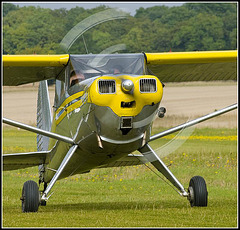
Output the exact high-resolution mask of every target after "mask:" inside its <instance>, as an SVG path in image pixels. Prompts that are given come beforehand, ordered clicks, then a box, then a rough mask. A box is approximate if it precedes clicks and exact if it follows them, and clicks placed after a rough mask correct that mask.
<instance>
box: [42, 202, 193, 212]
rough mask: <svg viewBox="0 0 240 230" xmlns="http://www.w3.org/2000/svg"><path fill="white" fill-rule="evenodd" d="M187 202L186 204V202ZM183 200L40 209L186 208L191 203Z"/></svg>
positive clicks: (104, 203)
mask: <svg viewBox="0 0 240 230" xmlns="http://www.w3.org/2000/svg"><path fill="white" fill-rule="evenodd" d="M184 201H185V202H186V204H184V203H185V202H184ZM184 201H183V202H179V201H178V202H176V203H175V202H172V201H157V202H156V201H154V202H146V201H145V202H139V201H129V202H89V203H76V204H63V203H62V204H47V206H46V207H39V210H41V211H43V212H52V211H53V209H54V210H55V211H57V210H61V211H63V210H65V211H68V210H71V211H73V210H75V211H79V210H136V209H138V210H153V209H168V208H177V209H182V208H186V207H187V206H188V205H189V207H190V204H189V203H188V201H187V200H184Z"/></svg>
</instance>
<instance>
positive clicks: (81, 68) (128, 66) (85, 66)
mask: <svg viewBox="0 0 240 230" xmlns="http://www.w3.org/2000/svg"><path fill="white" fill-rule="evenodd" d="M70 61H71V66H72V68H71V73H70V77H71V75H72V77H73V76H75V77H73V79H72V80H71V79H70V81H71V82H70V86H71V84H72V83H74V82H79V81H82V80H84V79H89V78H92V77H96V76H102V75H116V74H130V75H144V74H145V68H144V55H143V54H98V55H93V54H88V55H70Z"/></svg>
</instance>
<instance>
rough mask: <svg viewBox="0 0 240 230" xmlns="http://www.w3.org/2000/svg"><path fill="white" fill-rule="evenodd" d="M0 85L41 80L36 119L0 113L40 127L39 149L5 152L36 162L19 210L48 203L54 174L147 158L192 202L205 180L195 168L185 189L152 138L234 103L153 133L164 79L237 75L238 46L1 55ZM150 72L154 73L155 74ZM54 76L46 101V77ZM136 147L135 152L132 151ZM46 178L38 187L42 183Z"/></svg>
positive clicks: (11, 163)
mask: <svg viewBox="0 0 240 230" xmlns="http://www.w3.org/2000/svg"><path fill="white" fill-rule="evenodd" d="M3 67H4V69H3V85H8V86H17V85H22V84H27V83H32V82H40V83H39V89H38V103H37V127H33V126H29V125H26V124H22V123H19V122H17V121H12V120H10V119H7V118H3V122H4V123H6V124H9V125H12V126H15V127H18V128H22V129H25V130H28V131H32V132H35V133H37V150H38V151H37V152H29V153H15V154H4V155H3V169H4V170H16V169H21V168H27V167H33V166H38V168H39V181H38V183H36V182H34V181H32V180H29V181H27V182H25V183H24V185H23V189H22V196H21V202H22V211H23V212H36V211H38V208H39V206H40V205H46V201H47V200H48V199H49V197H50V196H51V194H50V191H51V189H52V187H53V186H54V184H55V183H56V181H57V180H59V179H62V178H65V177H68V176H72V175H75V174H81V173H87V172H89V171H90V170H92V169H96V168H104V167H119V166H129V165H137V164H145V163H147V162H151V164H152V165H153V166H154V167H155V168H156V169H157V170H158V171H159V172H160V173H162V174H163V175H164V176H165V178H166V179H167V180H169V181H170V182H171V183H172V185H173V186H175V187H176V188H177V190H178V191H179V193H180V195H182V196H183V197H186V198H187V199H188V200H189V202H190V205H191V206H207V203H208V191H207V186H206V183H205V180H204V179H203V178H202V177H201V176H194V177H192V178H191V180H190V182H189V187H188V189H185V188H184V187H183V185H182V184H181V183H180V182H179V180H178V179H177V178H176V177H175V176H174V175H173V174H172V172H171V171H170V170H169V168H168V167H167V166H166V165H165V164H164V162H163V161H162V160H161V159H160V157H159V156H158V155H157V154H156V153H155V152H154V150H153V149H152V148H151V146H150V143H151V141H153V140H156V139H158V138H161V137H164V136H166V135H169V134H171V133H173V132H177V131H180V130H181V129H183V128H186V127H190V126H192V125H195V124H198V123H200V122H203V121H205V120H207V119H210V118H213V117H216V116H219V115H221V114H223V113H226V112H229V111H231V110H234V109H236V108H237V104H233V105H230V106H228V107H226V108H223V109H220V110H218V111H215V112H213V113H209V114H207V115H205V116H202V117H200V118H197V119H194V120H191V121H188V122H186V123H184V124H181V125H179V126H176V127H173V128H171V129H168V130H165V131H163V132H160V133H158V134H155V135H151V125H152V122H153V120H154V118H155V116H156V115H158V116H159V117H163V116H164V113H165V112H166V109H165V108H164V107H160V102H161V99H162V95H163V87H164V84H163V83H162V82H167V81H169V80H171V79H174V78H176V77H178V79H181V80H182V81H192V80H194V81H196V80H201V81H204V80H208V79H211V80H235V81H236V80H237V77H236V75H237V51H206V52H203V51H201V52H200V51H199V52H169V53H139V54H98V55H94V54H87V55H69V54H66V55H65V54H64V55H3ZM153 73H155V74H153ZM48 79H55V80H56V84H55V100H54V106H53V115H52V114H51V113H52V109H51V107H50V101H49V94H48V86H47V80H48ZM136 150H138V151H139V154H137V155H136V154H132V153H133V152H134V151H136ZM41 184H43V187H44V189H43V191H39V187H40V185H41Z"/></svg>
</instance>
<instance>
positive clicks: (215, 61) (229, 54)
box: [145, 50, 238, 82]
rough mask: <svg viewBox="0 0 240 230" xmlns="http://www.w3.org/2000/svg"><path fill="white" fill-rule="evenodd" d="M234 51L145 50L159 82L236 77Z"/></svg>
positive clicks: (148, 63) (147, 61)
mask: <svg viewBox="0 0 240 230" xmlns="http://www.w3.org/2000/svg"><path fill="white" fill-rule="evenodd" d="M237 56H238V54H237V50H236V51H235V50H230V51H195V52H169V53H145V57H146V63H147V66H148V67H149V69H150V70H151V71H152V72H153V74H154V75H156V76H157V77H159V79H160V80H161V81H163V82H175V81H177V82H184V81H216V80H237Z"/></svg>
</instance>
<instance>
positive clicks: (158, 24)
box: [2, 3, 237, 54]
mask: <svg viewBox="0 0 240 230" xmlns="http://www.w3.org/2000/svg"><path fill="white" fill-rule="evenodd" d="M106 9H108V7H107V6H104V5H103V6H100V7H96V8H93V9H84V8H82V7H75V8H72V9H70V10H66V9H65V8H61V9H55V10H51V9H46V8H41V7H34V6H28V7H18V6H16V5H13V4H11V3H3V23H2V25H3V32H2V33H3V54H60V53H66V51H65V52H64V51H63V50H61V49H60V47H59V44H60V42H61V41H62V39H63V38H64V36H65V35H66V34H67V33H68V31H69V30H71V29H72V28H73V27H74V26H75V25H77V24H78V23H79V22H81V21H82V20H84V19H85V18H87V17H89V16H91V15H93V14H95V13H97V12H100V11H103V10H106ZM84 40H85V43H86V46H85V45H84ZM117 44H125V45H126V49H125V50H121V51H119V52H124V53H140V52H142V51H144V52H169V51H170V50H171V51H173V52H179V51H208V50H235V49H237V3H207V4H206V3H185V4H183V5H181V6H175V7H167V6H154V7H150V8H142V7H140V8H139V9H138V10H136V14H135V15H134V16H131V15H130V14H129V16H128V17H127V18H126V19H121V20H113V21H108V22H105V23H102V24H99V25H97V26H95V27H94V28H91V29H90V30H88V31H87V32H85V33H84V38H83V37H82V36H81V37H79V38H78V39H77V40H76V41H75V43H74V44H73V46H72V47H71V48H70V50H69V51H68V53H71V54H85V53H87V52H88V53H95V54H96V53H99V52H102V51H103V50H104V49H107V48H108V47H110V46H114V45H117ZM86 47H87V49H86Z"/></svg>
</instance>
